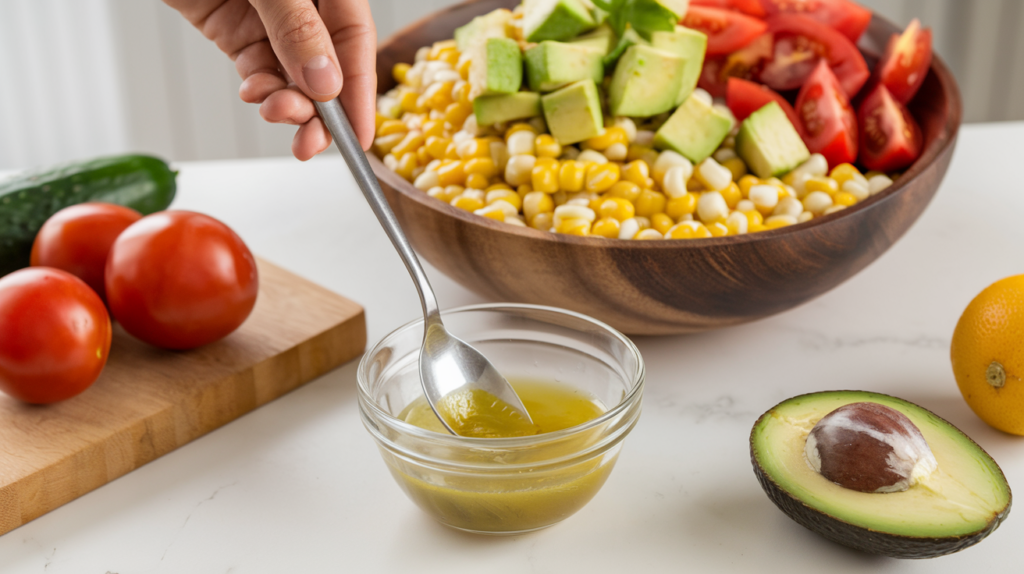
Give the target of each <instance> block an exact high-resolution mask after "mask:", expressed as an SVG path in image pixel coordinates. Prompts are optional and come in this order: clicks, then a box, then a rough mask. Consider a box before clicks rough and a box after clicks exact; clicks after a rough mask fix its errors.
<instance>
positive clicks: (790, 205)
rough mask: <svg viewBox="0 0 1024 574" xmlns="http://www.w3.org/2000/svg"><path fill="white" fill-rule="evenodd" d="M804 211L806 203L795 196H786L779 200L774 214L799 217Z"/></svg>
mask: <svg viewBox="0 0 1024 574" xmlns="http://www.w3.org/2000/svg"><path fill="white" fill-rule="evenodd" d="M803 211H804V204H802V203H800V200H799V199H797V198H795V197H786V198H783V199H780V200H779V204H778V205H776V206H775V209H774V210H772V215H792V216H793V217H799V216H800V214H801V213H803Z"/></svg>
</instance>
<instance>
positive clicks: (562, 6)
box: [523, 0, 597, 42]
mask: <svg viewBox="0 0 1024 574" xmlns="http://www.w3.org/2000/svg"><path fill="white" fill-rule="evenodd" d="M595 26H597V22H595V21H594V17H593V16H591V14H590V11H589V10H587V8H586V7H585V6H584V5H583V4H582V3H580V0H524V2H523V36H524V37H525V38H526V41H527V42H543V41H544V40H568V39H570V38H575V37H576V36H579V35H580V34H582V33H583V32H586V31H588V30H591V29H593V28H594V27H595Z"/></svg>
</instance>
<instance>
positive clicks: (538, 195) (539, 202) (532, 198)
mask: <svg viewBox="0 0 1024 574" xmlns="http://www.w3.org/2000/svg"><path fill="white" fill-rule="evenodd" d="M553 205H554V202H552V201H551V198H550V197H549V196H548V194H546V193H544V192H543V191H531V192H530V193H527V194H526V197H524V198H523V215H525V216H526V219H533V216H535V215H537V214H538V213H550V212H551V211H552V206H553Z"/></svg>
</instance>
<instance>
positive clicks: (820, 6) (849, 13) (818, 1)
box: [761, 0, 871, 43]
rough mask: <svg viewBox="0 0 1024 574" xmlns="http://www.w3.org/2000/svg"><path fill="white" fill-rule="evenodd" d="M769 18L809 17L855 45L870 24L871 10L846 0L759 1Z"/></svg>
mask: <svg viewBox="0 0 1024 574" xmlns="http://www.w3.org/2000/svg"><path fill="white" fill-rule="evenodd" d="M761 7H762V8H763V9H764V11H765V13H766V14H767V15H768V16H769V17H770V16H774V15H776V14H803V15H805V16H809V17H811V18H813V19H815V20H817V21H818V22H821V23H822V24H825V25H826V26H828V27H829V28H832V29H833V30H835V31H837V32H839V33H840V34H842V35H843V36H846V37H847V38H849V39H850V41H851V42H854V43H856V42H857V40H859V39H860V37H861V35H863V34H864V30H867V28H868V24H870V23H871V10H868V9H867V8H863V7H861V6H858V5H857V4H854V3H853V2H848V1H847V0H761Z"/></svg>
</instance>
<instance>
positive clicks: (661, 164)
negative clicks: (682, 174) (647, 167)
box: [651, 150, 693, 183]
mask: <svg viewBox="0 0 1024 574" xmlns="http://www.w3.org/2000/svg"><path fill="white" fill-rule="evenodd" d="M675 166H683V167H688V168H689V169H688V172H689V173H690V174H691V175H692V174H693V163H692V162H691V161H690V160H688V159H686V158H685V157H683V156H682V155H681V154H678V153H676V152H674V151H672V150H665V151H663V152H661V153H659V154H658V159H656V160H654V165H652V166H651V177H653V178H654V181H657V182H659V183H660V182H663V181H664V179H665V173H666V172H668V170H669V169H671V168H673V167H675ZM686 179H690V178H689V176H687V177H686Z"/></svg>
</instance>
